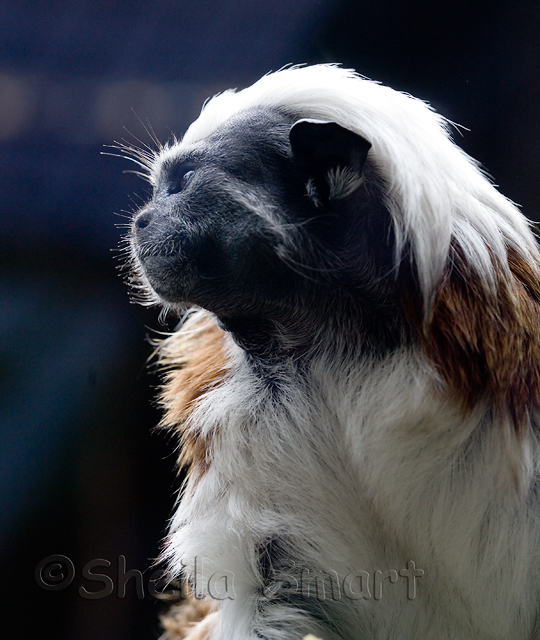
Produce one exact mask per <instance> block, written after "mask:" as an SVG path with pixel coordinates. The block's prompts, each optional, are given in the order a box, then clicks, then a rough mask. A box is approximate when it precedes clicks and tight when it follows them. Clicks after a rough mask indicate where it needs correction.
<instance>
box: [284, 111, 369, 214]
mask: <svg viewBox="0 0 540 640" xmlns="http://www.w3.org/2000/svg"><path fill="white" fill-rule="evenodd" d="M289 140H290V143H291V150H292V154H293V157H294V159H295V160H296V161H297V163H298V166H299V167H300V169H301V170H303V171H304V172H305V174H306V178H307V179H308V180H312V181H313V183H314V186H315V189H316V191H317V194H318V196H319V198H320V200H321V201H322V202H323V203H327V202H328V201H329V200H330V199H332V196H334V195H335V193H333V191H335V190H333V189H332V183H333V182H335V176H336V175H339V174H340V173H342V174H343V173H344V172H347V173H348V174H349V175H348V178H349V182H350V178H351V174H352V176H355V177H356V178H359V177H360V175H361V173H362V169H363V167H364V163H365V161H366V158H367V154H368V151H369V150H370V149H371V143H370V142H368V141H367V140H366V139H365V138H363V137H362V136H361V135H359V134H358V133H355V132H354V131H350V130H349V129H346V128H345V127H342V126H341V125H339V124H337V122H327V121H325V120H316V119H313V118H303V119H301V120H298V121H297V122H295V123H294V124H293V126H292V127H291V130H290V132H289ZM336 193H337V191H336ZM340 195H342V194H341V192H340ZM347 195H348V194H347ZM338 197H339V196H338Z"/></svg>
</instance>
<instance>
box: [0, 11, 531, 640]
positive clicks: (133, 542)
mask: <svg viewBox="0 0 540 640" xmlns="http://www.w3.org/2000/svg"><path fill="white" fill-rule="evenodd" d="M539 27H540V3H538V2H537V0H521V1H520V2H514V1H510V0H506V1H497V0H491V1H490V2H475V1H474V0H456V1H455V2H451V3H450V2H440V3H437V2H432V1H430V0H416V1H413V0H378V1H377V2H370V1H369V0H294V1H292V0H273V1H272V2H263V1H262V0H250V1H247V0H244V1H243V2H240V1H238V0H229V1H228V2H227V1H225V2H223V1H222V2H219V1H217V0H207V1H206V2H201V1H195V0H131V1H128V0H115V1H114V2H110V1H109V0H92V1H91V2H90V1H89V0H74V1H72V2H59V1H57V0H48V1H47V2H43V1H42V0H17V1H16V0H12V1H11V2H6V1H3V2H2V1H0V220H1V225H0V265H1V269H0V310H1V311H0V381H1V383H2V386H1V389H0V523H1V524H0V564H1V566H0V576H1V583H2V589H3V595H2V598H1V599H0V602H1V605H0V606H1V607H2V624H1V627H0V636H1V637H2V638H6V639H11V638H38V637H39V638H43V639H47V638H55V640H63V639H68V638H69V639H70V640H87V639H88V640H90V639H92V640H95V639H96V638H99V640H108V639H111V640H120V639H121V638H122V639H125V638H130V639H134V640H138V639H141V640H142V639H143V638H144V639H148V640H150V639H152V638H157V637H158V636H159V628H158V624H157V615H158V613H159V611H160V609H161V608H162V606H163V605H162V603H161V602H160V601H159V600H158V599H156V598H154V597H153V596H152V595H151V593H150V592H149V584H148V580H149V576H150V574H151V573H152V571H153V569H152V568H151V561H152V559H153V558H155V557H156V556H157V554H158V552H159V544H160V540H161V539H162V538H163V535H164V533H165V529H166V523H167V520H168V518H169V517H170V515H171V513H172V509H173V504H174V496H175V492H176V490H177V489H178V480H177V479H176V476H175V471H174V463H175V457H176V453H175V444H174V442H172V441H171V440H170V438H168V437H167V436H166V435H165V434H163V433H156V432H153V431H152V428H153V426H154V425H155V424H156V423H157V422H158V420H159V412H158V410H157V409H156V408H155V406H154V405H153V404H152V397H153V394H154V392H155V386H156V384H157V383H158V379H157V377H156V375H155V372H153V371H152V369H151V368H148V367H147V365H146V360H147V358H148V357H149V356H150V354H151V351H152V348H151V346H150V344H149V343H148V341H147V336H152V335H156V333H155V332H156V331H162V330H164V327H163V326H162V325H160V323H159V321H158V312H157V310H149V309H144V308H142V307H138V306H136V305H133V304H130V301H129V297H128V292H127V287H126V286H125V284H124V283H123V282H122V279H121V277H120V276H119V273H118V268H117V267H118V265H119V264H120V260H119V254H118V251H117V250H116V248H117V247H118V244H119V241H120V238H121V236H122V233H123V232H122V229H121V228H118V226H117V225H118V224H120V225H121V224H122V223H125V222H127V220H126V218H125V217H123V216H126V215H129V213H130V212H132V211H133V210H134V209H135V208H137V207H138V206H139V205H140V204H141V203H142V201H143V200H144V198H145V196H146V194H147V187H146V185H145V183H143V182H142V181H140V180H139V179H138V178H136V177H135V176H133V175H132V174H129V173H124V171H125V170H129V169H132V168H134V165H133V166H130V163H129V162H128V161H127V160H122V159H120V158H115V157H109V156H106V155H102V152H103V151H107V149H106V148H105V147H104V145H109V144H112V143H113V141H115V140H117V141H119V140H121V139H126V140H127V141H128V142H136V139H139V140H140V141H142V143H144V144H152V142H151V137H150V134H149V133H148V131H147V129H150V127H151V129H152V130H153V131H154V132H155V134H156V136H157V137H158V138H159V139H160V140H162V141H164V140H166V139H167V138H168V137H169V135H170V133H171V132H178V133H180V132H181V131H182V130H183V129H184V128H185V127H186V126H187V125H188V124H189V123H190V121H191V120H193V119H194V118H195V117H196V115H197V113H198V112H199V110H200V107H201V104H202V102H203V101H204V99H205V98H206V97H208V96H210V95H212V94H213V93H215V92H217V91H220V90H223V89H225V88H228V87H243V86H246V85H248V84H251V83H252V82H253V81H254V80H256V79H257V78H258V77H260V76H261V75H262V74H264V73H266V72H267V71H270V70H276V69H278V68H279V67H281V66H283V65H284V64H287V63H290V62H295V63H299V62H309V63H314V62H342V63H343V64H344V65H346V66H350V67H354V68H356V69H357V70H358V71H359V72H361V73H362V74H364V75H367V76H369V77H372V78H374V79H377V80H380V81H382V82H383V83H386V84H390V85H392V86H394V87H395V88H397V89H401V90H404V91H408V92H410V93H412V94H414V95H416V96H418V97H420V98H422V99H425V100H428V101H430V102H431V103H432V104H433V105H434V106H435V107H436V108H437V109H438V110H439V111H441V112H442V113H443V114H444V115H446V116H447V117H449V118H450V119H451V120H453V121H454V122H458V123H460V124H462V125H464V126H465V127H467V128H468V129H469V131H464V132H463V135H462V137H460V139H459V140H458V142H459V144H461V145H462V146H463V147H464V148H465V149H466V151H468V152H469V153H470V154H472V155H473V156H475V157H476V158H477V159H478V160H480V161H481V162H482V163H483V165H484V166H485V167H486V168H487V169H488V170H489V172H490V174H491V175H492V176H493V178H494V180H495V182H496V183H497V184H498V185H500V188H501V190H502V191H503V193H505V194H506V195H507V196H509V197H510V198H512V199H513V200H514V201H516V202H518V203H520V204H522V205H523V208H524V211H525V213H526V214H527V215H528V216H529V217H531V218H533V219H537V216H538V212H539V211H540V207H539V204H540V181H539V180H538V179H537V174H538V168H539V165H540V124H539V115H540V114H539V106H538V105H539V104H540V28H539ZM54 554H62V555H64V556H66V557H68V558H69V559H70V560H71V562H72V563H73V568H74V570H75V574H74V577H73V580H72V582H71V583H70V584H69V585H67V586H65V583H63V582H62V575H63V576H67V575H68V574H67V573H66V571H67V567H66V566H64V567H63V569H61V568H60V567H55V566H52V565H51V563H52V564H53V565H54V562H53V560H51V559H49V560H46V559H47V558H48V557H49V556H51V555H54ZM122 557H124V558H125V567H124V566H123V565H122V562H123V561H122ZM95 559H101V562H100V563H99V564H100V566H98V567H97V568H94V569H93V572H94V573H95V574H104V575H106V576H107V577H108V581H107V580H106V579H102V580H100V579H99V578H96V579H95V580H90V579H88V577H85V575H84V574H83V567H84V566H85V565H86V564H87V563H88V562H90V561H92V560H95ZM42 561H43V562H42ZM103 561H105V562H103ZM40 562H41V565H42V572H41V577H39V575H38V577H37V579H36V576H35V571H36V567H38V565H39V563H40ZM107 562H108V563H110V566H105V565H106V564H107ZM119 562H120V569H119ZM119 571H120V577H119ZM129 571H131V573H126V572H129ZM137 572H140V574H139V573H137ZM122 576H123V577H122ZM129 576H131V578H130V579H129V580H128V582H127V585H126V588H125V595H124V596H123V597H122V595H123V592H122V584H123V583H124V582H125V581H126V579H127V578H128V577H129ZM141 585H142V588H141ZM45 586H52V587H54V586H59V587H62V586H65V588H63V589H58V590H50V589H45V588H44V587H45ZM111 586H112V591H113V592H112V593H111V594H110V595H108V596H107V597H102V595H101V596H100V594H103V593H105V592H106V591H107V589H108V588H109V587H111ZM81 587H82V588H84V589H86V592H87V593H89V592H94V593H97V594H98V597H97V598H94V599H92V598H90V597H88V596H86V597H84V594H85V592H82V593H83V595H81V593H80V592H79V589H80V588H81ZM143 596H144V597H143Z"/></svg>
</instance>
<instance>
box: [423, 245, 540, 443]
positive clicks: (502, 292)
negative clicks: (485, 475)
mask: <svg viewBox="0 0 540 640" xmlns="http://www.w3.org/2000/svg"><path fill="white" fill-rule="evenodd" d="M450 255H451V259H450V260H449V263H448V268H447V272H446V276H445V278H444V280H443V282H442V284H441V286H440V287H439V290H438V292H437V294H436V298H435V302H434V307H433V313H432V316H431V318H430V319H429V320H428V322H427V323H426V324H425V325H424V330H423V332H422V336H421V340H422V342H423V347H424V351H425V353H426V355H427V357H428V358H429V359H430V360H431V362H432V363H433V364H434V366H435V368H436V369H437V371H438V372H439V374H440V376H441V378H442V379H443V380H445V382H446V383H447V385H448V386H449V388H450V390H451V391H452V392H454V393H455V394H456V395H457V396H458V397H459V398H461V400H462V402H463V404H464V406H465V407H466V408H469V409H470V408H472V407H473V406H475V404H476V403H477V402H478V401H479V400H481V399H482V396H484V397H485V398H487V399H488V401H490V402H492V403H493V404H494V405H495V407H496V408H497V409H498V410H503V411H508V412H509V414H510V416H511V417H512V419H513V422H514V425H515V428H516V431H517V432H519V433H522V432H523V429H525V428H526V427H525V425H526V418H527V415H528V412H529V409H530V407H531V406H532V405H536V406H538V404H539V403H540V368H539V363H540V282H539V280H540V266H539V265H536V264H532V265H531V264H529V263H527V262H526V261H525V260H524V259H523V258H521V257H520V256H519V255H517V253H516V252H515V251H513V250H509V251H508V266H509V270H510V274H508V271H507V270H504V269H503V268H502V267H501V266H500V265H497V267H496V271H497V279H498V282H497V289H496V291H495V292H494V293H493V292H490V291H489V288H488V287H487V286H485V283H484V282H482V281H481V279H480V278H479V276H478V274H477V273H476V272H474V271H473V270H472V269H471V268H470V265H469V264H468V263H467V261H466V260H465V257H464V255H463V252H462V251H461V249H460V248H459V247H457V246H452V248H451V254H450Z"/></svg>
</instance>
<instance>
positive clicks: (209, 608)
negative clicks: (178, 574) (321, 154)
mask: <svg viewBox="0 0 540 640" xmlns="http://www.w3.org/2000/svg"><path fill="white" fill-rule="evenodd" d="M218 616H219V613H218V612H217V611H216V604H215V602H211V601H208V600H195V599H194V598H193V597H192V596H189V597H188V598H187V599H186V600H184V601H183V602H181V603H179V604H176V605H174V606H173V607H171V608H170V609H169V610H168V611H167V613H166V614H165V615H163V616H161V624H162V626H163V629H164V630H165V633H164V634H163V636H161V638H160V640H210V638H211V637H212V635H213V632H214V630H215V628H216V625H217V622H218Z"/></svg>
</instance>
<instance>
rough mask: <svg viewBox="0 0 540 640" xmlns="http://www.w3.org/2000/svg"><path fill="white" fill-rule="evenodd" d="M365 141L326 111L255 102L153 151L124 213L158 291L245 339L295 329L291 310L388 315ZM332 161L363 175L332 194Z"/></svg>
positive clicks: (304, 317)
mask: <svg viewBox="0 0 540 640" xmlns="http://www.w3.org/2000/svg"><path fill="white" fill-rule="evenodd" d="M369 148H370V144H369V142H367V141H366V140H365V139H364V138H362V137H361V136H358V135H357V134H355V133H353V132H350V131H348V130H346V129H344V128H343V127H340V126H339V125H337V124H335V123H324V122H320V121H314V120H298V119H297V118H295V117H292V116H290V115H287V114H284V113H281V112H278V111H269V110H263V109H259V110H255V111H250V112H246V113H243V114H239V115H237V116H235V117H234V118H232V119H231V120H229V121H228V122H227V123H225V125H223V126H222V127H221V128H220V129H218V130H217V131H216V132H215V133H214V134H213V135H212V136H210V137H209V138H207V139H206V140H204V141H203V142H202V143H200V144H198V145H195V146H194V147H193V148H191V149H188V150H187V151H185V152H179V155H178V157H176V158H173V159H168V160H166V161H164V162H163V164H162V166H161V168H160V173H159V176H158V183H157V186H156V188H155V192H154V194H153V197H152V200H151V201H150V202H149V203H148V205H147V206H146V207H145V208H144V209H143V210H142V211H141V212H140V213H139V214H138V215H137V217H136V218H135V220H134V223H133V246H134V252H135V255H136V257H137V259H138V260H139V262H140V264H141V266H142V269H143V271H144V273H145V275H146V277H147V279H148V281H149V283H150V285H151V286H152V288H153V289H154V290H155V291H156V293H158V295H160V296H161V297H162V298H163V299H164V300H165V301H166V302H169V303H184V304H195V305H198V306H201V307H203V308H206V309H208V310H210V311H212V312H213V313H215V314H216V315H217V316H218V318H219V320H220V322H221V324H222V325H223V326H224V327H225V328H227V329H229V330H231V331H233V333H235V334H237V335H239V336H241V335H243V336H244V342H245V343H246V344H248V343H249V344H252V345H253V344H255V343H257V342H261V340H264V338H261V337H260V336H259V335H258V334H260V333H263V334H264V335H265V336H266V338H268V336H269V332H270V331H271V329H270V327H272V326H274V327H275V326H276V323H278V324H279V325H280V330H281V331H283V327H287V326H290V327H293V326H294V327H295V330H296V331H298V329H297V328H298V326H299V325H300V319H301V322H302V323H304V324H305V322H315V321H317V322H321V321H322V319H323V318H329V317H330V316H331V315H332V314H334V315H335V314H336V313H342V314H343V313H345V314H347V315H350V314H353V315H358V316H359V318H356V319H355V322H360V324H361V325H365V326H366V327H367V326H368V325H372V326H375V325H381V323H382V322H383V323H386V324H388V325H390V324H392V325H394V324H396V321H395V318H393V316H395V315H396V314H397V313H399V311H398V307H399V305H398V304H397V302H398V301H397V292H396V282H395V278H393V277H392V275H391V274H392V273H393V266H392V250H393V242H392V233H391V225H390V219H389V215H388V212H387V211H386V210H385V208H384V206H383V205H382V204H381V202H382V198H381V195H380V190H379V188H378V186H377V180H376V179H374V178H373V176H372V174H373V170H372V169H371V168H370V167H369V165H368V166H365V167H364V163H365V162H366V156H367V154H368V151H369ZM338 167H340V168H342V169H343V168H344V167H348V168H349V169H350V170H352V171H354V172H355V175H356V174H357V175H359V176H360V175H361V174H362V172H363V171H364V172H365V174H366V176H367V177H366V180H365V182H364V184H363V185H362V186H360V187H359V188H358V189H357V190H356V191H354V192H353V193H351V194H350V195H347V196H346V197H344V198H341V199H337V200H333V201H332V200H331V199H330V190H329V186H328V179H327V174H328V172H329V171H331V170H333V169H336V168H338ZM372 178H373V179H372ZM308 181H311V184H312V188H314V189H315V194H316V195H315V198H313V197H309V195H308V193H307V189H306V184H307V182H308ZM312 195H313V194H312ZM359 326H360V325H359ZM312 333H313V332H312ZM267 343H268V340H267Z"/></svg>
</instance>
